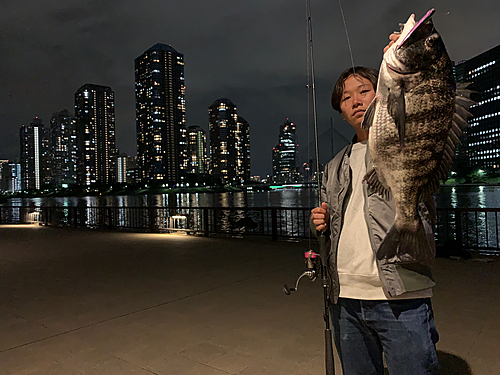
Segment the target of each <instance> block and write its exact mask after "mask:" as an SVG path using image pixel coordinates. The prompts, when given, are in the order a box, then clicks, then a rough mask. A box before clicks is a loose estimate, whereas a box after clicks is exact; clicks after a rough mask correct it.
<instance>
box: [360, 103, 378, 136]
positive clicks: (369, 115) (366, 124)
mask: <svg viewBox="0 0 500 375" xmlns="http://www.w3.org/2000/svg"><path fill="white" fill-rule="evenodd" d="M376 104H377V97H375V98H373V100H372V102H371V103H370V105H369V106H368V108H366V111H365V116H364V118H363V123H362V124H361V127H362V128H363V129H366V130H369V129H370V128H371V126H372V124H373V121H374V120H375V106H376Z"/></svg>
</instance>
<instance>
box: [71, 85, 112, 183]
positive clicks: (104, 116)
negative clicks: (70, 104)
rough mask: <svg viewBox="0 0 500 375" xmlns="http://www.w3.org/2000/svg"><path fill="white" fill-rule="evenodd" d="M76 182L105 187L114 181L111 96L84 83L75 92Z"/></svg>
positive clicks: (109, 93)
mask: <svg viewBox="0 0 500 375" xmlns="http://www.w3.org/2000/svg"><path fill="white" fill-rule="evenodd" d="M75 117H76V128H77V139H78V152H79V157H78V169H77V170H78V172H77V173H78V183H79V184H82V185H92V184H100V185H109V184H112V183H113V182H115V180H116V157H117V149H116V138H115V93H114V92H113V90H112V89H111V87H108V86H100V85H93V84H88V83H87V84H85V85H83V86H82V87H80V88H79V89H78V90H77V92H76V93H75Z"/></svg>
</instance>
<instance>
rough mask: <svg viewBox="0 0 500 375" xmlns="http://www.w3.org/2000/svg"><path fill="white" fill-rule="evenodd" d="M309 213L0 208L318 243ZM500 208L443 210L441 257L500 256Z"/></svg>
mask: <svg viewBox="0 0 500 375" xmlns="http://www.w3.org/2000/svg"><path fill="white" fill-rule="evenodd" d="M309 216H310V208H304V207H293V208H291V207H118V206H104V207H98V206H76V207H68V206H41V207H37V206H33V205H31V206H0V224H17V223H40V224H43V225H53V226H71V227H84V228H106V229H110V230H127V231H145V232H179V231H181V232H186V233H190V234H199V235H204V236H210V235H230V236H249V235H259V236H269V237H271V238H272V239H273V240H277V239H279V238H286V239H307V238H309V239H313V238H312V237H313V236H312V235H311V233H310V230H309ZM499 216H500V208H464V207H462V208H438V209H437V220H436V228H435V238H436V244H437V247H438V251H442V252H444V253H449V254H457V255H460V254H462V255H463V254H464V253H463V252H464V251H468V252H476V253H480V254H485V255H500V237H499V232H500V222H499Z"/></svg>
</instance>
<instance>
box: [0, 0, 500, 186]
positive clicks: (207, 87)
mask: <svg viewBox="0 0 500 375" xmlns="http://www.w3.org/2000/svg"><path fill="white" fill-rule="evenodd" d="M411 3H413V4H411ZM410 4H411V5H410ZM342 6H343V10H344V15H345V19H346V22H347V29H348V32H349V37H350V41H351V45H352V51H353V55H354V63H355V64H356V65H364V66H370V67H374V68H378V67H379V66H380V61H381V58H382V49H383V47H384V46H385V45H386V44H387V41H388V39H387V38H388V35H389V34H390V33H391V31H393V30H397V29H398V23H399V22H405V21H406V19H407V18H408V16H409V15H410V14H411V13H415V14H416V17H417V18H420V17H421V16H422V15H424V14H425V12H426V11H427V10H429V9H430V8H436V14H435V15H434V17H433V19H434V23H435V26H436V28H437V30H438V31H439V32H440V33H441V35H442V37H443V40H444V42H445V44H446V46H447V49H448V52H449V55H450V57H451V59H452V60H455V61H457V62H458V61H460V60H466V59H470V58H472V57H474V56H476V55H478V54H480V53H482V52H484V51H486V50H488V49H490V48H493V47H495V46H497V45H498V44H500V22H499V21H498V20H499V17H500V9H499V6H498V0H475V1H460V0H435V1H427V0H420V1H418V2H409V1H407V0H404V1H396V0H387V1H383V0H380V1H374V0H370V1H368V0H365V1H356V0H350V1H346V0H343V2H342ZM311 8H312V23H313V40H314V58H315V70H316V89H317V103H318V124H319V133H320V134H322V137H321V142H320V154H321V155H322V156H321V159H322V161H323V162H325V161H327V159H328V158H330V157H331V153H332V150H331V148H332V147H331V144H332V142H331V139H330V134H331V130H330V118H331V117H332V116H333V120H334V129H335V130H334V132H333V134H334V135H335V137H336V138H335V142H334V147H335V148H338V147H340V144H341V143H343V142H345V138H349V139H350V138H351V136H352V135H353V131H352V130H351V129H350V127H349V126H348V125H347V124H346V123H345V122H343V121H342V119H341V118H340V117H339V116H338V115H337V114H336V113H334V111H333V110H332V109H331V107H330V105H329V101H330V95H331V89H332V87H333V84H334V83H335V80H336V78H337V76H338V75H339V74H340V72H341V71H343V70H344V69H346V68H347V67H349V66H350V65H351V59H350V55H349V50H348V47H347V41H346V35H345V31H344V26H343V23H342V18H341V12H340V7H339V3H338V1H337V0H328V1H326V0H312V1H311ZM305 15H306V9H305V0H301V1H299V0H162V1H147V0H145V1H127V0H125V1H119V0H115V1H75V0H64V1H63V0H54V1H49V0H46V1H40V0H31V1H27V0H19V1H2V3H1V5H0V26H1V27H0V31H1V32H0V46H1V49H0V51H1V54H0V77H1V80H0V129H1V134H2V136H1V137H0V158H7V159H13V160H15V159H16V158H18V157H19V128H20V126H21V125H22V124H29V123H30V122H31V121H32V119H33V118H34V117H35V116H39V117H41V118H42V119H43V122H44V124H45V125H46V126H48V125H49V120H50V116H51V115H52V113H54V112H58V111H61V110H62V109H68V110H70V112H72V113H73V112H74V93H75V91H76V90H77V89H78V88H79V87H80V86H82V85H84V84H85V83H94V84H100V85H106V86H110V87H111V88H112V89H113V90H114V91H115V106H116V140H117V147H118V148H119V149H120V152H126V153H127V154H129V155H135V153H136V131H135V97H134V59H135V58H136V57H138V56H139V55H141V54H142V53H143V52H144V51H145V50H147V49H148V48H150V47H151V46H153V45H154V44H156V43H159V42H160V43H165V44H170V45H171V46H172V47H174V48H175V49H176V50H177V51H179V52H181V53H183V54H184V61H185V78H186V80H185V82H186V87H187V88H186V117H187V123H186V125H195V124H196V125H200V126H201V127H202V128H204V129H205V130H208V107H209V106H210V105H211V104H212V103H213V102H214V101H215V100H216V99H219V98H222V97H226V98H229V99H230V100H231V101H232V102H233V103H234V104H235V105H236V106H237V107H238V114H239V115H240V116H243V117H244V118H245V119H246V120H247V121H248V122H249V124H250V137H251V154H252V174H254V175H261V176H265V175H267V174H269V173H271V164H272V161H271V155H272V147H273V146H275V144H276V143H277V141H278V131H279V125H280V124H282V123H283V122H284V121H285V120H286V119H287V118H290V120H291V121H292V122H294V123H295V124H296V126H297V132H298V143H299V145H300V147H299V155H300V158H301V160H300V162H303V161H305V160H306V159H307V154H308V153H309V154H311V155H312V154H313V153H314V151H313V150H312V149H309V151H308V147H307V144H308V143H311V142H312V134H313V133H312V125H310V126H311V127H310V129H309V131H308V119H307V117H308V116H307V113H308V105H307V103H308V99H307V89H306V84H307V68H306V56H307V55H306V51H307V50H306V48H307V45H306V22H305V18H306V17H305ZM339 133H340V134H341V135H338V134H339Z"/></svg>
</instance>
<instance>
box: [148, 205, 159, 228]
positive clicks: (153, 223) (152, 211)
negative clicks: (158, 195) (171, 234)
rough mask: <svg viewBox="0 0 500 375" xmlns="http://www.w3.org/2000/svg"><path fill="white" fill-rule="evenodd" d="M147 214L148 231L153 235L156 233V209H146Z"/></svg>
mask: <svg viewBox="0 0 500 375" xmlns="http://www.w3.org/2000/svg"><path fill="white" fill-rule="evenodd" d="M148 214H149V230H150V231H151V232H152V233H155V232H157V231H158V228H157V225H156V207H148Z"/></svg>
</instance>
